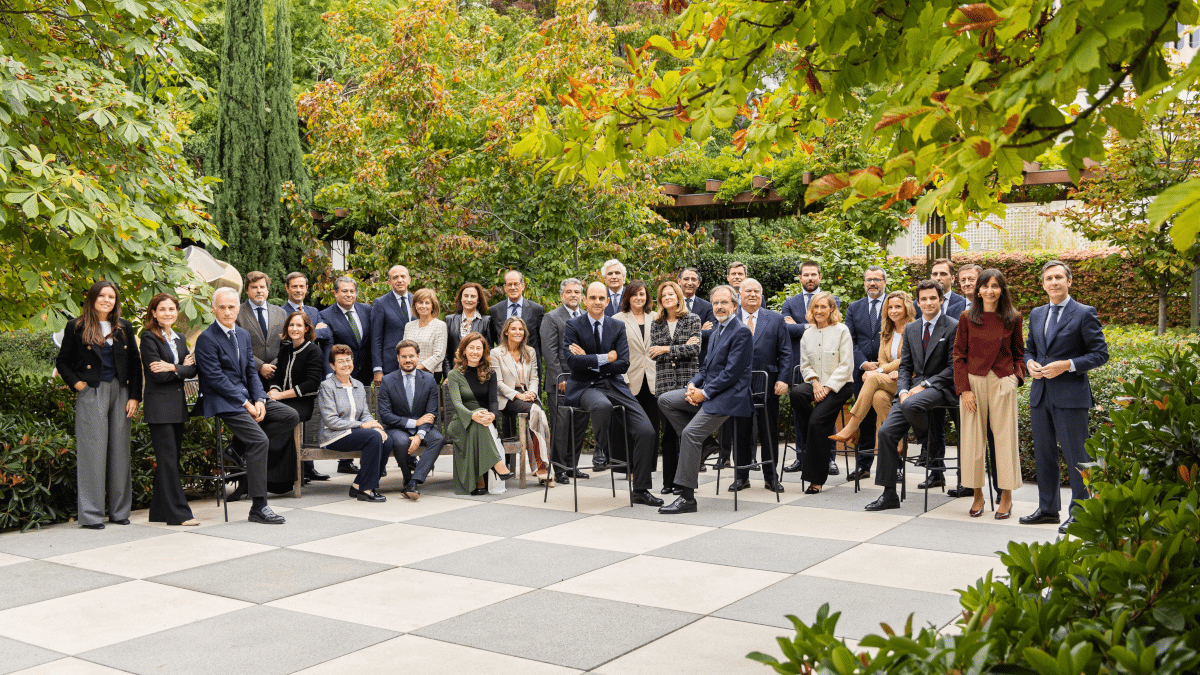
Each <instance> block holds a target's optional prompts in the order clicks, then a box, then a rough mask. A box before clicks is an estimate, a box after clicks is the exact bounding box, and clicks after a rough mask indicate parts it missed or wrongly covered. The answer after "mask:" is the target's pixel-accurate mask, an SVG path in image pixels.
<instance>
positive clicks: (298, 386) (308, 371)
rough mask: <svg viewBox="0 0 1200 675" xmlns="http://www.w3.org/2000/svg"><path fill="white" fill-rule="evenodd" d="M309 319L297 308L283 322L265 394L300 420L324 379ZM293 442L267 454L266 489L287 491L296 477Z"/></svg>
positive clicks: (307, 417)
mask: <svg viewBox="0 0 1200 675" xmlns="http://www.w3.org/2000/svg"><path fill="white" fill-rule="evenodd" d="M316 336H317V335H316V328H314V327H313V324H312V319H310V318H309V317H308V315H307V314H305V313H304V312H303V311H300V310H296V311H295V312H292V313H291V314H289V315H288V317H287V319H286V320H284V322H283V334H282V335H280V336H279V337H280V340H279V360H278V361H276V363H277V364H279V365H278V366H277V367H276V368H275V375H274V376H272V377H271V381H270V382H269V383H268V388H267V396H268V397H269V398H270V399H271V400H272V401H279V402H280V403H282V404H284V405H286V406H287V407H289V408H291V409H292V410H295V411H296V414H297V415H299V416H300V423H301V424H303V423H305V422H307V421H309V420H310V419H312V415H313V406H314V405H315V404H316V402H317V392H318V391H320V389H321V381H322V380H324V379H325V359H324V358H322V356H323V355H322V354H321V346H320V345H319V344H317V342H316ZM294 446H295V443H289V444H288V445H286V446H285V447H284V448H282V449H281V450H280V451H279V452H278V453H275V454H268V457H267V491H269V492H274V493H281V492H287V491H288V490H291V489H292V486H293V485H294V484H295V481H296V449H295V447H294Z"/></svg>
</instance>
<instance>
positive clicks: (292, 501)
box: [268, 471, 403, 509]
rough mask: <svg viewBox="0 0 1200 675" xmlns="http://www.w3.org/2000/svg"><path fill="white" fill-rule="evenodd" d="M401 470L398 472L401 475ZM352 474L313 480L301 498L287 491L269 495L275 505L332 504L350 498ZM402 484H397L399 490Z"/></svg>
mask: <svg viewBox="0 0 1200 675" xmlns="http://www.w3.org/2000/svg"><path fill="white" fill-rule="evenodd" d="M399 473H400V472H399V471H397V472H396V474H397V475H399ZM352 478H353V477H352V476H347V480H344V481H326V482H320V481H313V482H311V483H309V484H308V485H305V486H304V489H303V490H301V492H302V493H303V495H304V496H302V497H300V498H299V499H297V498H295V497H293V496H292V493H290V492H286V493H283V494H278V495H268V498H269V499H270V502H271V503H272V504H274V505H275V506H286V507H288V508H289V509H307V508H308V507H310V506H320V505H322V504H330V503H332V502H340V501H342V500H345V499H350V498H351V497H350V479H352ZM401 487H403V486H401V485H397V486H396V489H397V490H399V489H400V488H401Z"/></svg>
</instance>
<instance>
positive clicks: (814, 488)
mask: <svg viewBox="0 0 1200 675" xmlns="http://www.w3.org/2000/svg"><path fill="white" fill-rule="evenodd" d="M822 487H824V486H823V485H809V486H808V489H807V490H805V491H804V494H806V495H819V494H821V488H822Z"/></svg>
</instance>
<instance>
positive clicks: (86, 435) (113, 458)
mask: <svg viewBox="0 0 1200 675" xmlns="http://www.w3.org/2000/svg"><path fill="white" fill-rule="evenodd" d="M55 366H56V367H57V368H58V374H59V375H60V376H61V377H62V379H63V381H64V382H66V383H67V385H68V386H70V387H71V388H73V389H74V390H75V391H76V392H78V394H77V395H76V397H75V474H76V477H77V481H76V482H77V492H78V496H77V516H76V518H77V519H78V521H79V524H80V525H81V526H83V527H86V528H88V529H90V530H102V529H104V502H105V493H106V490H105V487H106V486H107V496H108V519H109V521H111V522H113V523H116V524H118V525H128V524H129V510H130V508H131V507H132V504H133V478H132V476H131V474H130V473H129V431H130V424H131V422H130V420H132V419H133V416H134V415H136V414H137V410H138V404H139V402H140V401H141V400H142V364H141V359H140V357H139V356H138V347H137V342H136V341H135V339H134V335H133V325H132V324H130V323H129V322H128V321H126V320H125V319H122V318H121V292H120V290H119V289H117V286H116V284H114V283H113V282H111V281H97V282H96V283H94V284H92V287H91V288H89V289H88V292H87V297H86V298H85V299H84V302H83V314H81V315H80V316H79V318H77V319H73V320H72V321H70V322H68V323H67V328H66V331H65V332H64V333H63V340H62V347H61V348H60V349H59V350H58V359H56V361H55Z"/></svg>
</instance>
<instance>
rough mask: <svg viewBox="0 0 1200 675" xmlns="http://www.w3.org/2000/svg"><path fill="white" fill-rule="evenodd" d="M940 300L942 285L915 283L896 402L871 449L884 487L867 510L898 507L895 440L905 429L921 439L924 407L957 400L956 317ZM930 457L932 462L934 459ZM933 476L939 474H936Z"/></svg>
mask: <svg viewBox="0 0 1200 675" xmlns="http://www.w3.org/2000/svg"><path fill="white" fill-rule="evenodd" d="M942 298H943V296H942V286H941V284H939V283H937V282H936V281H930V280H926V281H922V282H921V283H920V284H918V285H917V303H918V305H920V307H921V318H920V319H918V320H916V321H911V322H909V324H908V325H907V326H905V327H904V348H903V349H902V350H901V352H900V368H899V373H900V374H899V376H898V378H897V380H896V391H897V396H896V402H895V403H893V404H892V411H891V412H890V413H888V416H887V419H886V420H884V422H883V425H882V426H880V427H879V432H878V433H877V434H876V435H875V441H876V446H875V449H876V452H877V453H878V454H879V469H878V470H877V471H876V472H875V484H876V485H880V486H883V494H882V495H881V496H880V497H879V499H876V500H875V501H873V502H871V503H870V504H867V506H866V510H867V511H883V510H885V509H898V508H900V497H899V496H897V495H896V471H897V470H898V469H899V468H900V452H899V450H898V448H899V446H900V441H901V440H903V439H904V437H905V435H906V434H907V433H908V430H909V428H912V430H913V432H914V433H916V435H917V438H920V439H922V440H924V439H925V437H926V433H927V431H928V429H929V409H930V408H933V407H934V406H939V405H957V403H958V396H957V395H956V394H955V391H954V358H953V357H954V333H955V331H957V330H958V321H955V320H954V319H951V318H950V317H948V316H946V315H945V314H944V313H942V311H941V310H942ZM934 423H935V424H936V421H935V422H934ZM931 461H934V462H935V463H936V460H931ZM933 475H936V476H937V477H938V478H940V477H941V475H940V472H935V474H933Z"/></svg>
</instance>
